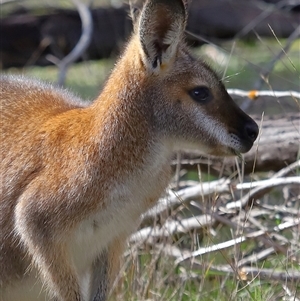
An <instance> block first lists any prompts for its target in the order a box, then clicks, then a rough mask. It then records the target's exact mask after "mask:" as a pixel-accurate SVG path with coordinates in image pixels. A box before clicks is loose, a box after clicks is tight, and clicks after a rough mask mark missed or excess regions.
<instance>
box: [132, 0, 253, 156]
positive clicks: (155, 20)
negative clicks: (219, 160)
mask: <svg viewBox="0 0 300 301" xmlns="http://www.w3.org/2000/svg"><path fill="white" fill-rule="evenodd" d="M133 2H134V3H133V4H132V5H133V10H132V16H133V19H134V24H135V26H134V37H133V40H135V39H136V40H137V41H136V44H135V45H138V46H137V47H135V52H137V54H136V58H135V60H136V62H137V64H138V65H139V68H140V69H141V70H144V72H145V73H146V74H147V78H148V81H149V84H148V87H147V88H146V89H145V94H144V97H146V98H147V101H148V102H149V103H151V106H152V107H153V119H154V122H153V123H154V124H155V126H156V128H157V130H158V131H159V132H160V133H162V134H164V135H165V137H166V139H167V140H169V141H170V143H171V144H173V146H174V147H175V148H196V149H198V150H199V149H200V150H202V151H203V152H204V153H206V154H212V155H235V154H239V153H244V152H247V151H248V150H249V149H250V148H251V146H252V144H253V142H254V141H255V139H256V137H257V134H258V127H257V125H256V124H255V122H254V121H253V120H252V119H251V118H250V117H249V116H247V115H246V114H245V113H244V112H242V110H241V109H240V108H239V107H238V106H237V105H236V104H235V103H234V101H233V100H232V98H231V97H230V96H229V95H228V93H227V91H226V89H225V88H224V85H223V83H222V82H221V80H220V78H219V77H218V76H217V74H216V73H215V72H214V71H213V70H212V69H211V68H210V67H209V66H208V65H207V64H205V62H203V61H202V60H200V59H197V58H195V56H194V55H192V54H191V52H190V50H189V49H188V47H187V46H186V44H185V41H184V37H183V35H184V30H185V23H186V19H187V12H186V2H182V1H173V0H161V1H153V2H152V1H149V3H148V4H147V5H145V6H142V5H141V3H142V2H143V1H138V0H136V1H133ZM129 47H130V46H129ZM133 52H134V51H132V49H131V48H130V52H129V53H131V54H132V53H133ZM128 56H129V55H128ZM149 114H150V112H149ZM172 142H173V143H172Z"/></svg>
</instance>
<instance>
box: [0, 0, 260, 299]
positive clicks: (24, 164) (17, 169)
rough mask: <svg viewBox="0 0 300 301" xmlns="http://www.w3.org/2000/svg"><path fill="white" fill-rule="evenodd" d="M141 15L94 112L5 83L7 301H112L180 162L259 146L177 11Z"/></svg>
mask: <svg viewBox="0 0 300 301" xmlns="http://www.w3.org/2000/svg"><path fill="white" fill-rule="evenodd" d="M134 16H135V18H136V19H137V21H136V25H135V33H134V34H133V37H132V39H131V41H130V42H129V44H128V46H127V48H126V50H125V52H124V54H123V56H122V57H121V59H120V61H119V62H118V64H117V65H116V67H115V69H114V70H113V72H112V74H111V76H110V78H109V79H108V81H107V83H106V85H105V88H104V90H103V92H102V93H101V95H100V96H99V98H98V99H97V100H95V102H94V103H93V104H92V105H90V106H86V105H85V104H84V103H83V102H82V101H81V100H79V99H75V97H74V96H72V95H71V94H69V93H67V92H65V91H62V90H60V89H57V88H53V87H51V86H49V85H46V84H43V83H40V82H38V81H35V80H29V79H25V78H20V77H16V78H14V77H5V76H4V77H2V79H1V202H0V228H1V231H0V240H1V247H0V266H1V269H0V296H1V297H2V299H3V301H16V298H19V296H22V298H23V300H22V301H27V300H28V301H29V300H30V301H34V300H44V299H45V298H46V297H47V296H48V295H47V293H45V292H48V294H49V297H47V298H51V296H53V297H54V300H59V301H83V300H89V301H100V300H102V301H103V300H106V296H107V291H108V290H109V287H110V285H111V283H112V281H113V279H114V277H115V274H116V272H117V270H118V258H119V256H120V254H121V253H122V250H123V247H121V246H123V245H124V244H125V241H126V238H127V237H128V235H129V234H130V233H131V232H132V231H133V230H134V229H135V228H136V227H137V226H138V223H139V217H140V215H141V213H142V212H144V211H145V210H147V209H148V208H150V207H151V206H153V205H154V203H155V202H156V200H157V199H158V198H159V196H160V195H161V194H162V193H163V190H164V189H165V187H166V185H167V183H168V179H169V172H170V168H169V163H168V162H169V159H170V157H171V155H172V153H173V151H174V150H176V149H178V148H181V147H184V146H185V145H186V146H188V147H194V148H199V149H200V150H202V151H203V152H205V153H208V154H215V155H233V154H235V153H240V152H246V151H248V150H249V149H250V147H251V146H252V143H253V141H254V140H255V138H256V136H257V132H258V129H257V126H256V124H255V123H254V122H253V121H252V119H251V118H250V117H248V116H247V115H246V114H244V113H243V112H242V111H241V110H240V109H239V108H238V107H237V106H236V105H235V104H234V102H233V101H232V99H231V98H230V96H229V95H228V94H227V92H226V91H225V89H224V87H223V85H222V83H221V82H220V80H219V79H218V77H217V76H216V75H215V73H214V72H213V71H212V70H211V69H210V68H209V67H207V66H206V65H205V64H204V63H203V62H201V61H199V60H196V59H194V58H193V57H192V56H191V55H190V53H189V51H188V49H187V48H186V46H185V45H184V42H183V38H182V35H183V30H184V25H185V21H186V13H185V7H184V3H183V2H181V0H176V1H173V0H172V1H171V0H148V1H147V2H146V4H145V6H144V7H143V9H142V12H141V13H140V16H139V15H138V14H136V13H135V15H134ZM166 16H167V17H166ZM196 87H200V92H201V91H202V92H203V90H202V88H201V87H207V89H208V90H209V91H210V92H209V97H207V99H205V101H203V102H202V101H200V102H199V101H198V100H195V99H193V97H194V96H191V91H193V89H195V88H196ZM36 282H37V284H35V283H36ZM42 283H43V284H44V286H43V285H42ZM32 288H34V289H32ZM46 288H47V289H46ZM31 289H32V291H33V292H32V293H31V292H30V293H28V291H30V290H31ZM27 293H28V295H27ZM16 296H17V297H16ZM33 298H34V299H33ZM2 299H1V300H2ZM49 300H50V299H49Z"/></svg>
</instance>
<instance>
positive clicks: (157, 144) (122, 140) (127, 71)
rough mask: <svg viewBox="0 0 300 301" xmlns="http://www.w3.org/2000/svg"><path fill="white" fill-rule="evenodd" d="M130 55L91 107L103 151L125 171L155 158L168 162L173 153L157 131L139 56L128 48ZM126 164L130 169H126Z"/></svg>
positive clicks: (146, 79) (116, 70) (122, 62)
mask: <svg viewBox="0 0 300 301" xmlns="http://www.w3.org/2000/svg"><path fill="white" fill-rule="evenodd" d="M133 43H134V42H133ZM130 47H131V45H130V44H129V45H128V48H130ZM129 52H130V55H126V53H125V56H123V58H122V59H121V60H120V61H119V62H118V64H117V66H116V68H115V69H114V71H113V73H112V74H111V75H110V77H109V79H108V81H107V83H106V85H105V87H104V89H103V91H102V93H101V94H100V96H99V97H98V98H97V99H96V101H95V102H94V104H93V105H92V107H91V109H92V110H93V112H94V114H93V115H94V116H95V124H94V128H95V130H96V131H97V130H98V131H99V133H100V135H101V136H100V137H99V139H100V140H99V142H100V151H101V152H102V154H103V153H105V154H106V156H108V158H111V160H115V161H117V164H118V166H122V168H121V169H122V170H126V169H127V170H128V169H129V170H130V169H131V168H135V167H136V166H137V165H139V164H142V165H144V163H146V162H145V161H147V160H148V158H152V159H154V157H155V156H157V157H159V161H165V162H166V161H167V160H168V159H169V158H170V156H171V154H172V150H171V149H170V147H169V146H168V145H165V143H164V141H163V138H162V137H160V136H159V133H157V132H156V130H155V124H154V120H153V106H152V101H151V100H150V99H148V98H147V90H148V85H149V83H148V77H147V74H146V73H145V72H146V71H145V70H144V68H143V67H141V65H142V64H141V62H140V61H139V59H138V55H137V54H136V55H135V53H134V52H133V51H130V49H127V53H129ZM139 64H140V65H139ZM100 129H101V130H100ZM121 161H122V162H121ZM129 161H130V162H129ZM124 164H125V165H126V164H128V166H126V168H124ZM131 165H132V166H131Z"/></svg>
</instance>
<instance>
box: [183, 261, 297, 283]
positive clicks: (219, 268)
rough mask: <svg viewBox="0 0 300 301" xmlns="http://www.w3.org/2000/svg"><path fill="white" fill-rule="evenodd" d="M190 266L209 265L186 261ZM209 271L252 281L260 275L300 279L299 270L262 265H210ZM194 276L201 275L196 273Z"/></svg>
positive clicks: (283, 278)
mask: <svg viewBox="0 0 300 301" xmlns="http://www.w3.org/2000/svg"><path fill="white" fill-rule="evenodd" d="M186 264H187V265H188V266H189V268H194V269H198V270H199V269H203V270H207V269H208V267H207V266H205V265H204V264H202V263H200V262H199V261H197V260H194V261H193V262H192V264H190V263H186ZM209 271H211V272H214V271H216V272H223V273H226V274H231V275H233V276H235V277H236V276H239V278H240V279H241V280H245V281H250V280H252V279H253V278H256V277H259V278H260V279H272V280H278V281H284V282H295V281H299V280H300V272H299V271H297V270H293V269H289V270H283V271H278V270H274V269H264V268H261V267H247V266H245V267H242V268H241V269H238V268H237V269H233V268H232V267H231V266H230V265H210V266H209ZM194 277H197V278H198V277H201V275H200V276H199V275H195V276H194Z"/></svg>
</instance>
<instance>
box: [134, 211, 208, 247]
mask: <svg viewBox="0 0 300 301" xmlns="http://www.w3.org/2000/svg"><path fill="white" fill-rule="evenodd" d="M212 222H213V218H212V217H211V215H206V214H205V215H199V216H193V217H190V218H186V219H183V220H181V221H174V220H169V221H167V222H166V223H165V224H164V225H163V226H162V227H159V226H156V227H147V228H143V229H141V230H139V231H138V232H136V233H134V234H133V235H131V237H130V239H129V241H130V242H131V243H136V242H143V241H145V240H147V239H149V238H150V239H153V238H159V237H169V236H171V235H173V234H174V233H187V232H189V231H191V230H194V229H198V228H203V227H205V226H208V225H211V223H212Z"/></svg>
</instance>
